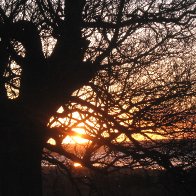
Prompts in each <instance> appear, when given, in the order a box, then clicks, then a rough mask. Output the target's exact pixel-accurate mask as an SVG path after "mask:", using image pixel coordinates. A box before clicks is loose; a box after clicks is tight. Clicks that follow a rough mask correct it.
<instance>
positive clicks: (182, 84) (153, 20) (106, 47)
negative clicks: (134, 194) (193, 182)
mask: <svg viewBox="0 0 196 196" xmlns="http://www.w3.org/2000/svg"><path fill="white" fill-rule="evenodd" d="M195 9H196V3H195V1H194V0H183V1H182V0H170V1H169V0H161V1H158V0H147V1H143V0H141V1H135V0H115V1H112V0H99V1H98V0H75V1H72V0H47V1H44V0H32V1H29V0H17V1H16V0H2V1H1V3H0V108H1V109H0V115H1V116H2V117H1V119H0V126H1V137H0V143H1V151H0V152H1V157H2V161H1V165H0V167H1V173H2V177H1V186H2V188H1V191H2V195H14V194H18V195H32V196H34V195H36V196H39V195H42V193H41V160H42V151H43V149H45V155H44V159H45V160H47V161H49V162H54V161H55V160H56V164H57V163H58V164H59V165H61V167H64V166H63V164H64V163H69V164H72V163H73V162H79V163H81V164H82V165H83V166H84V167H87V168H90V169H94V170H98V171H101V172H108V171H113V170H116V169H118V168H122V167H126V168H130V169H134V168H138V167H139V168H156V169H158V168H159V169H165V170H167V171H168V172H169V173H171V174H172V175H173V176H176V175H177V174H176V171H177V170H178V171H179V172H184V171H185V170H186V169H190V168H193V167H195V164H196V162H195V152H196V151H195V147H196V145H195V94H196V91H195V82H196V78H195V71H196V70H195V58H194V57H195V55H196V54H195V52H196V48H195V24H196V23H195ZM60 107H61V108H60ZM59 108H60V109H59ZM58 109H59V110H58ZM78 129H80V131H81V130H82V131H83V133H82V134H81V137H82V138H84V139H87V141H88V142H85V143H83V144H77V143H75V144H68V143H66V142H64V143H63V140H64V139H65V138H66V137H68V136H71V137H73V136H74V135H77V133H76V131H77V130H78ZM50 138H53V140H54V141H55V145H52V144H50V143H48V142H47V141H48V140H49V139H50ZM51 152H53V153H54V152H55V153H57V154H58V156H54V154H53V153H52V154H50V153H51ZM59 155H62V156H64V158H63V161H62V160H60V159H59V157H60V156H59ZM10 168H11V169H10ZM179 172H177V173H179ZM7 184H11V185H12V186H11V188H8V185H7ZM32 190H33V191H32Z"/></svg>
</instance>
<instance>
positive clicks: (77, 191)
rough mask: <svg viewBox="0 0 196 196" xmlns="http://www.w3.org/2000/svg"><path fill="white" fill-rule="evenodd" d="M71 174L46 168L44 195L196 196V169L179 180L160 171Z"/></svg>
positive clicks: (80, 170)
mask: <svg viewBox="0 0 196 196" xmlns="http://www.w3.org/2000/svg"><path fill="white" fill-rule="evenodd" d="M70 174H71V175H72V177H71V178H70ZM70 174H69V173H63V172H62V171H60V170H59V169H58V168H57V167H55V166H53V167H45V168H43V192H44V196H173V195H175V196H195V195H196V186H195V184H196V170H192V171H187V172H186V174H185V175H184V176H183V177H182V178H181V179H180V178H179V177H178V181H176V180H175V179H174V178H173V177H172V176H171V175H169V174H167V173H165V172H163V171H158V170H151V171H149V170H148V171H146V170H141V169H138V170H130V171H129V170H128V169H122V170H120V171H117V172H113V173H111V174H110V175H106V174H105V175H104V174H100V173H95V172H91V171H89V170H87V169H85V168H74V169H73V170H72V171H71V173H70Z"/></svg>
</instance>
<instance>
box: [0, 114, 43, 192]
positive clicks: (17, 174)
mask: <svg viewBox="0 0 196 196" xmlns="http://www.w3.org/2000/svg"><path fill="white" fill-rule="evenodd" d="M10 118H11V115H10ZM7 120H9V121H10V119H7ZM13 120H14V119H13ZM2 122H3V121H1V123H0V124H1V139H0V140H1V141H0V142H1V150H0V152H1V155H0V156H1V158H0V173H1V174H0V195H1V196H15V195H16V196H42V177H41V157H42V140H41V138H42V137H40V134H39V131H38V130H37V126H34V125H32V124H31V123H29V122H28V123H27V122H25V124H24V120H21V121H19V120H18V119H17V121H15V122H13V121H12V122H10V123H9V124H7V125H5V124H4V125H3V126H2V124H3V123H2ZM4 122H6V120H5V119H4ZM35 129H36V130H35Z"/></svg>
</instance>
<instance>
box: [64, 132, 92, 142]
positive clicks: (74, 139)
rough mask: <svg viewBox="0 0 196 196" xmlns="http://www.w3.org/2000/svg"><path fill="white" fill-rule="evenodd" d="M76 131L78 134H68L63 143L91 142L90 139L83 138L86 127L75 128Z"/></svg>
mask: <svg viewBox="0 0 196 196" xmlns="http://www.w3.org/2000/svg"><path fill="white" fill-rule="evenodd" d="M72 130H73V131H74V132H76V135H73V136H69V135H68V136H66V137H65V139H64V140H63V142H62V144H76V143H77V144H84V143H87V142H89V140H87V139H84V138H82V135H83V134H85V131H84V129H82V128H73V129H72Z"/></svg>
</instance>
